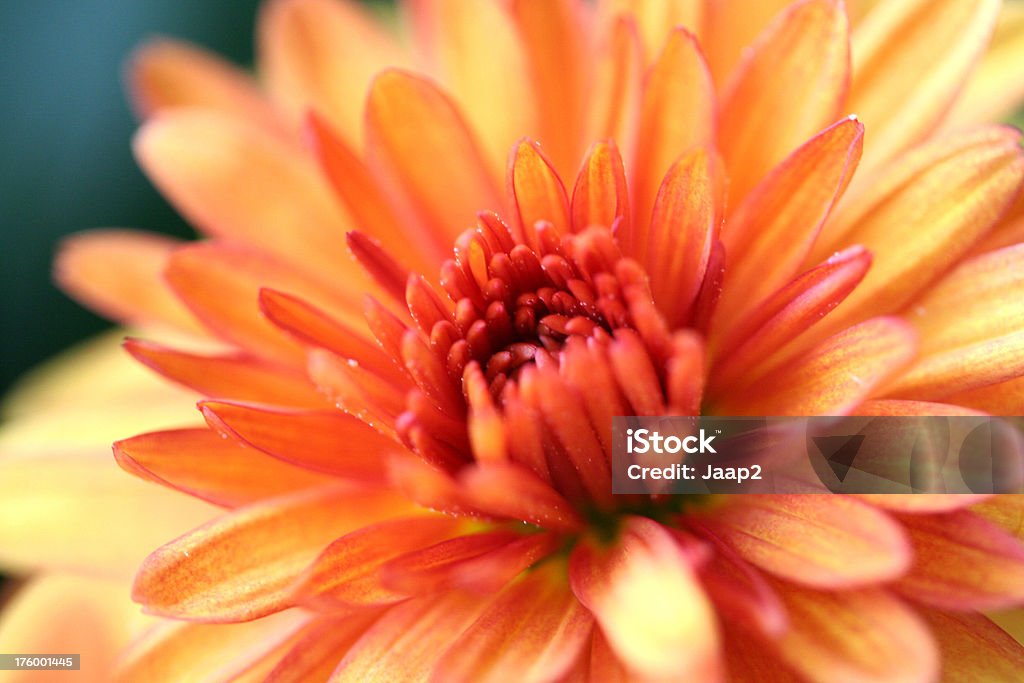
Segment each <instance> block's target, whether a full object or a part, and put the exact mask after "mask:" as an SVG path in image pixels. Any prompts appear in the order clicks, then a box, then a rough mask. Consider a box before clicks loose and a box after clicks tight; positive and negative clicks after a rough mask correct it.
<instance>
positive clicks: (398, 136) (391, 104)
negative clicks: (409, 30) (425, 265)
mask: <svg viewBox="0 0 1024 683" xmlns="http://www.w3.org/2000/svg"><path fill="white" fill-rule="evenodd" d="M366 124H367V144H368V148H369V151H368V156H369V158H370V161H371V166H374V167H377V168H380V169H382V170H383V171H384V172H385V173H387V175H388V177H389V178H390V179H391V181H392V183H393V186H391V187H389V190H391V191H392V192H394V193H396V194H398V195H399V196H401V197H402V198H403V199H404V201H405V202H406V203H407V204H408V206H409V207H410V209H411V210H412V211H413V212H415V213H416V214H417V215H419V216H420V217H421V218H422V219H423V221H424V222H425V224H426V225H427V226H428V230H429V232H430V234H431V235H432V237H433V239H435V240H436V241H438V242H439V243H440V244H443V245H450V244H452V243H453V242H454V240H455V238H456V237H458V235H459V234H461V233H462V232H463V231H464V230H465V229H466V228H468V227H471V226H473V225H474V224H475V223H476V214H477V212H479V211H484V210H487V209H490V210H498V209H500V208H501V207H502V206H503V204H502V200H501V195H500V193H499V192H498V185H497V177H496V175H495V173H494V171H493V170H492V169H491V168H490V167H489V166H488V165H487V162H486V161H485V159H484V157H483V155H482V153H481V151H480V148H479V146H478V145H477V142H476V140H475V139H474V137H473V134H472V133H471V132H470V130H469V128H468V127H467V126H466V123H465V121H464V120H463V118H462V115H461V114H460V112H459V110H458V109H457V108H456V106H455V105H454V104H453V103H452V101H451V100H450V99H448V97H447V96H446V95H445V94H444V93H443V92H441V91H440V90H439V89H438V88H437V87H436V86H434V85H433V84H432V83H430V82H429V81H427V80H425V79H423V78H421V77H419V76H415V75H413V74H408V73H404V72H401V71H386V72H384V73H382V74H381V75H379V76H377V78H376V79H375V80H374V82H373V85H372V86H371V88H370V94H369V100H368V101H367V109H366Z"/></svg>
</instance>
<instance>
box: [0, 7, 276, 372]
mask: <svg viewBox="0 0 1024 683" xmlns="http://www.w3.org/2000/svg"><path fill="white" fill-rule="evenodd" d="M258 4H259V0H220V1H217V2H211V1H210V0H159V1H158V0H145V1H144V2H140V1H139V0H3V1H2V2H0V86H2V88H0V111H2V112H3V120H2V125H0V141H2V143H0V212H2V213H0V321H2V324H3V327H2V332H3V334H2V335H0V359H2V361H0V363H2V365H0V390H3V389H6V388H7V387H9V386H10V384H11V382H12V381H13V380H14V379H15V378H16V377H17V376H18V375H20V374H21V373H23V372H24V371H25V370H27V369H29V368H30V367H32V366H33V365H35V364H36V363H38V362H39V361H41V360H43V359H45V358H47V357H48V356H50V355H52V354H53V353H55V352H57V351H59V350H60V349H62V348H65V347H67V346H68V345H69V344H71V343H72V342H74V341H76V340H78V339H81V338H83V337H85V336H87V335H88V334H90V333H93V332H95V331H97V330H100V329H102V328H104V327H106V326H107V323H105V322H104V321H102V320H101V319H100V318H98V317H96V316H94V315H92V314H91V313H88V312H87V311H85V310H84V309H82V308H80V307H79V306H78V305H76V304H75V303H74V302H72V301H71V300H70V299H68V298H67V297H65V296H64V295H63V294H61V293H60V292H59V291H57V289H56V288H55V287H54V286H53V285H52V282H51V279H50V260H51V259H52V257H53V253H54V249H55V246H56V244H57V243H58V241H59V240H60V238H61V237H62V236H63V235H66V234H69V233H72V232H75V231H78V230H84V229H87V228H92V227H138V228H146V229H150V230H158V231H162V232H166V233H171V234H177V235H188V234H191V231H190V229H189V228H188V227H187V226H186V225H185V224H184V223H183V222H182V220H181V219H180V218H178V217H177V216H175V214H174V212H173V211H172V210H171V209H170V207H169V206H168V205H167V204H166V203H165V202H164V201H163V200H162V199H161V198H160V196H159V195H158V194H157V193H156V191H155V190H154V189H153V188H152V186H150V184H149V183H148V181H147V180H146V179H145V178H144V177H143V175H142V173H141V172H140V171H139V170H138V168H136V166H135V163H134V161H133V160H132V156H131V150H130V139H131V135H132V131H133V130H134V129H135V125H136V122H135V120H134V118H133V116H132V113H131V111H130V109H129V106H128V104H127V102H126V100H125V96H124V93H123V91H122V84H121V72H122V67H123V64H124V60H125V58H126V57H127V56H128V54H129V53H130V52H131V50H132V48H133V47H135V46H136V45H138V44H139V43H140V42H142V41H144V40H145V39H146V38H148V37H152V36H156V35H169V36H175V37H179V38H184V39H187V40H190V41H193V42H195V43H198V44H200V45H203V46H206V47H208V48H210V49H212V50H213V51H215V52H218V53H220V54H223V55H226V56H227V57H229V58H230V59H232V60H234V61H235V62H238V63H241V64H251V63H252V51H253V45H252V43H253V40H252V36H253V25H254V17H255V14H256V7H257V5H258Z"/></svg>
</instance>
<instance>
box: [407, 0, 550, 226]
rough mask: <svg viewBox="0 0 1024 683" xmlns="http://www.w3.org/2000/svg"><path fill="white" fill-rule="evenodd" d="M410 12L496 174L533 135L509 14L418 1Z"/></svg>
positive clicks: (527, 87) (449, 1) (531, 106)
mask: <svg viewBox="0 0 1024 683" xmlns="http://www.w3.org/2000/svg"><path fill="white" fill-rule="evenodd" d="M411 10H412V12H413V20H414V26H415V29H416V32H417V34H418V35H417V37H418V38H420V40H421V42H422V43H423V47H424V51H425V52H426V53H427V54H428V55H429V56H430V59H431V61H432V63H433V64H434V65H436V67H437V71H438V72H439V76H440V78H439V80H440V81H441V82H443V83H444V84H445V86H446V87H447V89H448V91H449V92H450V93H451V95H452V97H453V99H454V100H455V101H456V102H457V103H458V105H459V107H460V109H461V110H462V112H463V113H464V114H465V116H466V120H467V121H468V122H469V124H470V126H471V127H472V129H473V130H474V131H475V132H476V133H477V135H478V136H479V139H480V143H481V147H482V149H483V151H484V153H485V154H486V156H487V162H488V166H489V168H490V169H491V172H492V173H493V172H500V170H501V169H502V168H504V165H505V160H506V158H507V157H508V150H509V148H510V147H511V146H512V144H513V143H514V142H515V141H516V140H517V139H519V138H520V137H522V136H523V135H536V134H537V132H538V113H539V112H538V111H537V109H536V104H535V102H536V91H535V89H534V86H533V82H532V80H531V78H530V71H529V67H528V65H529V60H528V58H527V54H526V46H525V44H524V42H523V39H522V37H521V36H520V34H519V33H518V31H517V26H516V24H515V22H514V21H513V17H512V13H511V11H510V8H509V7H507V6H505V5H503V4H502V3H492V2H477V1H476V0H417V1H416V2H413V3H411ZM483 55H486V58H482V56H483ZM548 66H549V67H550V64H549V65H548ZM562 68H564V65H561V64H560V65H559V71H560V72H561V69H562ZM480 208H482V209H483V208H490V209H494V208H497V207H480Z"/></svg>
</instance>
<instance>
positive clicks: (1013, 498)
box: [973, 495, 1024, 541]
mask: <svg viewBox="0 0 1024 683" xmlns="http://www.w3.org/2000/svg"><path fill="white" fill-rule="evenodd" d="M973 511H974V512H976V513H978V514H979V515H981V516H982V517H984V518H985V519H987V520H989V521H990V522H994V523H995V524H997V525H999V526H1000V527H1002V528H1003V529H1004V530H1005V531H1007V532H1008V533H1010V534H1013V535H1014V536H1016V537H1017V538H1018V539H1020V540H1022V541H1024V496H1022V495H999V496H991V497H989V498H988V499H987V500H985V501H984V502H983V503H981V504H979V505H977V506H976V507H975V508H974V509H973Z"/></svg>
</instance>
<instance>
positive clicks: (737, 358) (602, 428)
mask: <svg viewBox="0 0 1024 683" xmlns="http://www.w3.org/2000/svg"><path fill="white" fill-rule="evenodd" d="M867 4H870V3H867ZM855 9H856V10H857V11H856V13H855V14H854V15H853V16H854V17H855V19H854V21H853V24H852V25H853V29H852V31H853V38H852V42H851V20H850V18H849V16H848V14H847V11H846V8H845V6H844V4H843V3H841V2H833V1H831V0H801V1H799V2H795V3H789V2H764V3H751V6H746V5H743V9H742V10H741V9H740V8H739V6H738V5H737V3H733V2H727V1H723V2H678V3H659V2H614V1H609V2H600V3H597V6H596V7H594V6H591V5H589V4H586V3H582V2H574V1H573V0H564V1H558V2H548V1H547V0H537V1H533V0H515V1H511V2H477V1H476V0H467V1H464V2H461V1H458V0H424V1H419V2H410V3H408V10H409V15H410V16H411V19H412V21H411V25H412V27H413V34H414V40H413V45H414V46H415V47H413V48H410V49H403V48H402V47H400V44H399V43H398V42H397V41H395V40H394V39H393V38H392V37H391V36H390V35H389V34H388V33H387V32H386V31H384V30H383V29H381V27H379V26H378V25H376V24H375V23H374V22H373V21H371V20H370V19H369V18H368V17H366V16H364V15H363V14H362V13H361V12H360V11H359V10H358V8H357V7H355V6H353V5H349V4H345V3H339V2H335V1H334V0H278V1H276V2H271V3H269V4H268V6H267V9H266V11H265V13H264V15H263V17H262V19H261V30H260V41H261V64H260V67H261V68H260V73H261V77H262V78H263V81H262V85H257V84H256V83H255V82H253V81H251V80H249V79H248V77H246V76H244V75H243V74H241V73H239V72H236V71H233V70H232V69H231V68H230V67H228V66H227V65H224V64H222V63H220V62H219V61H216V60H215V59H214V58H212V57H210V56H208V55H205V54H202V53H198V52H196V51H194V50H192V49H191V48H186V47H183V46H178V45H176V44H172V43H159V44H156V45H151V46H149V47H148V48H145V49H144V50H143V51H142V52H141V53H140V54H139V55H138V57H137V59H136V61H135V64H134V68H133V70H132V84H133V88H134V90H135V92H136V94H137V99H138V102H139V104H140V109H141V111H142V113H143V115H144V116H145V117H146V118H147V119H148V120H147V121H146V123H145V124H144V127H143V129H142V131H141V132H140V134H139V136H138V137H137V139H136V152H137V154H138V156H139V159H140V161H141V163H142V165H143V167H144V168H145V170H146V171H147V173H148V174H149V175H150V177H151V178H152V179H153V180H154V182H155V183H156V184H157V185H158V187H160V189H161V190H162V191H163V192H164V193H165V194H166V195H167V196H168V197H169V198H170V199H171V200H172V201H173V202H174V203H176V205H177V206H178V208H179V209H180V210H181V211H182V213H183V214H185V215H186V216H187V217H188V218H190V219H191V220H192V221H193V222H195V224H196V225H197V227H198V228H199V229H200V230H201V231H202V232H203V234H204V235H206V236H207V237H208V239H207V240H205V241H203V242H199V243H192V244H183V245H182V244H172V243H169V242H165V241H163V240H159V239H157V238H153V237H148V236H143V235H138V234H135V233H116V234H110V233H101V234H94V235H89V236H84V237H80V238H77V239H75V240H73V241H72V242H71V243H70V244H69V245H68V247H67V248H66V249H65V251H64V252H63V253H62V255H61V258H60V259H59V261H58V275H59V277H60V279H61V281H62V282H63V284H64V285H65V286H66V288H67V289H68V290H69V291H72V292H74V293H75V294H77V295H78V296H79V297H81V298H82V299H83V300H85V301H86V302H88V303H90V304H92V305H93V306H95V307H97V308H99V309H100V310H103V311H105V312H107V313H110V314H112V315H113V316H114V317H117V318H119V319H123V320H128V321H130V322H132V323H135V324H140V325H142V326H144V327H146V326H149V327H150V328H152V329H156V328H157V327H158V326H160V325H163V326H165V327H166V326H172V327H175V328H177V329H179V330H183V331H186V332H188V333H189V334H191V335H192V336H193V339H194V340H196V341H197V342H198V343H199V345H200V346H201V347H202V348H203V349H204V350H202V351H184V350H177V349H174V348H171V347H168V346H163V345H160V344H157V343H154V342H150V341H140V340H134V339H133V340H129V341H128V342H127V344H126V346H127V349H128V351H129V352H130V353H131V354H132V355H133V356H134V357H135V358H137V359H138V360H140V361H141V362H142V363H144V364H145V365H147V366H149V367H151V368H152V369H154V370H155V371H157V372H158V373H160V374H161V375H163V376H165V377H167V378H168V379H170V380H172V381H174V382H177V383H179V384H183V385H185V386H187V387H189V388H191V389H194V390H195V391H196V392H198V394H200V396H201V399H202V400H200V401H199V404H198V405H199V409H200V412H201V415H202V418H203V419H204V420H205V424H199V425H196V426H192V427H188V428H184V429H176V430H169V431H161V432H153V433H148V434H144V435H141V436H136V437H133V438H129V439H126V440H123V441H120V442H118V443H117V444H116V445H115V455H116V457H117V460H118V462H119V463H120V464H121V466H122V467H123V468H124V469H126V470H128V471H129V472H131V473H133V474H136V475H138V476H141V477H143V478H146V479H150V480H153V481H155V482H158V483H160V484H163V485H166V486H170V487H173V488H176V489H179V490H181V491H184V492H185V493H188V494H190V495H192V496H196V497H199V498H201V499H204V500H207V501H210V502H213V503H215V504H217V505H221V506H223V507H225V508H228V511H227V512H226V513H225V514H224V515H223V516H222V517H219V518H217V519H215V520H213V521H211V522H209V523H208V524H206V525H205V526H203V527H200V528H199V529H197V530H195V531H193V532H191V533H189V534H187V535H185V536H183V537H181V538H179V539H177V540H175V541H171V542H170V543H168V544H167V545H165V546H163V547H161V548H159V549H157V550H156V551H155V552H154V553H153V554H152V555H151V556H150V557H149V559H148V560H147V561H146V562H145V564H144V565H143V566H142V568H141V570H140V572H139V574H138V575H137V578H136V581H135V586H134V597H135V599H136V600H137V601H139V602H140V603H142V604H143V605H144V607H145V609H146V610H147V611H148V612H150V613H151V614H155V615H159V616H163V617H169V618H173V619H178V620H186V621H189V622H193V628H194V629H196V630H195V631H194V632H193V631H189V630H188V629H189V627H183V628H179V629H168V630H166V631H164V632H156V633H155V635H153V634H151V635H150V636H149V637H147V638H145V639H143V640H142V641H140V643H138V644H137V645H136V646H135V647H133V648H132V649H131V651H130V652H129V653H127V654H126V655H125V657H124V658H123V662H122V669H121V674H122V675H123V677H125V678H126V679H128V680H134V679H139V678H151V677H153V676H160V675H167V671H168V669H167V668H166V667H167V666H170V664H169V662H170V661H171V660H174V659H175V657H174V653H175V651H176V648H178V647H179V646H181V643H183V642H187V643H189V644H194V643H195V642H196V641H197V640H198V639H200V635H201V634H204V633H206V632H207V630H209V632H210V633H211V634H213V633H216V632H217V631H216V629H218V628H219V629H223V630H224V631H223V632H224V633H226V634H237V633H245V634H250V633H251V634H258V635H259V636H260V638H261V640H260V641H259V643H260V645H259V646H258V647H257V646H253V647H249V648H246V649H245V656H238V657H236V659H235V660H232V661H233V662H235V664H237V666H236V667H235V669H232V671H231V672H229V673H238V672H241V671H243V670H244V671H248V672H250V673H251V672H252V671H269V672H271V674H270V676H271V679H273V680H280V679H284V680H289V679H290V680H322V679H327V678H328V677H329V678H330V680H335V681H343V680H424V679H428V678H430V677H433V679H434V680H439V681H460V680H464V681H480V680H507V679H508V677H509V676H510V675H512V676H513V677H514V678H516V679H517V680H519V679H522V680H537V681H541V680H543V681H557V680H569V679H575V678H579V679H587V680H598V679H603V678H608V679H609V680H700V681H705V680H706V681H716V680H725V679H726V677H730V678H731V679H733V680H744V681H747V680H809V681H821V680H829V681H831V680H836V679H842V680H850V681H867V680H892V681H932V680H937V678H938V676H939V675H940V670H941V671H943V672H944V675H945V676H947V677H948V678H950V680H956V679H957V678H958V677H960V678H964V679H979V680H981V679H984V680H1010V679H1009V678H1007V677H1006V675H1007V672H1012V671H1014V670H1015V669H1016V670H1017V671H1019V667H1020V666H1022V662H1024V655H1022V650H1021V647H1020V646H1019V645H1018V643H1017V642H1016V641H1015V640H1014V639H1013V638H1012V637H1010V636H1009V635H1008V634H1007V633H1005V632H1004V631H1003V630H1001V629H1000V628H999V627H997V626H995V624H994V623H993V622H992V621H990V620H989V619H988V618H987V617H985V616H983V615H981V614H980V613H979V610H992V609H1004V608H1014V607H1017V606H1019V605H1020V604H1021V603H1022V602H1024V589H1022V587H1024V546H1022V544H1021V542H1020V540H1019V538H1018V537H1017V536H1015V535H1014V534H1015V533H1016V534H1018V535H1019V519H1020V502H1019V500H1018V499H1017V498H1016V497H997V498H993V499H990V500H984V501H982V500H981V498H983V497H980V496H953V495H949V496H916V497H915V496H860V497H855V496H839V495H836V496H812V495H806V496H800V495H791V496H754V495H748V496H743V495H739V496H732V497H725V496H722V497H701V498H698V497H688V496H676V497H672V496H648V495H629V496H616V495H613V494H612V486H611V430H612V418H613V416H616V415H698V414H719V415H847V414H868V415H870V414H903V415H928V414H942V415H946V414H970V415H977V414H982V411H990V412H1001V411H1013V410H1018V408H1016V406H1019V405H1021V403H1020V397H1021V386H1024V385H1022V384H1021V382H1024V380H1022V377H1024V336H1022V332H1021V331H1020V325H1021V323H1022V322H1024V309H1022V308H1021V303H1020V302H1021V301H1022V300H1024V297H1021V292H1022V288H1024V284H1022V283H1024V281H1022V280H1021V278H1020V275H1019V274H1020V272H1022V271H1021V268H1022V267H1024V245H1021V244H1018V242H1019V239H1020V237H1021V227H1020V215H1021V214H1020V212H1021V202H1020V201H1019V200H1018V199H1017V197H1018V195H1019V192H1020V188H1021V184H1022V179H1024V154H1022V151H1021V146H1020V133H1019V131H1016V130H1013V129H1011V128H1008V127H1001V126H980V127H974V128H967V129H965V128H963V127H962V126H960V125H959V124H960V123H962V122H963V121H966V120H969V119H970V117H971V116H972V113H971V112H972V110H971V108H970V103H968V104H967V105H962V104H955V102H956V95H957V93H958V92H959V90H960V87H961V85H962V84H963V82H964V81H965V79H966V78H967V77H968V74H969V73H970V72H971V66H972V65H973V64H974V63H975V62H976V61H977V58H978V57H979V56H980V55H981V54H982V53H983V51H984V47H985V45H986V44H987V42H988V40H989V36H990V34H991V31H992V27H993V24H994V22H995V20H996V16H997V14H998V3H994V2H988V1H985V0H978V1H976V2H966V1H961V0H956V1H955V2H939V3H930V2H924V1H923V0H922V1H918V0H906V1H905V2H899V3H876V4H874V6H873V7H872V8H871V9H870V11H868V10H866V9H865V8H864V7H863V6H862V4H861V3H857V7H856V8H855ZM922 26H923V27H927V28H922ZM1011 33H1012V31H1011ZM851 45H852V53H851ZM851 54H852V56H851ZM421 71H428V72H429V76H426V75H423V74H422V73H421ZM983 72H984V71H982V72H979V73H983ZM908 74H913V75H914V76H913V78H910V79H909V80H908ZM919 74H920V75H919ZM970 92H971V90H970V88H968V93H970ZM988 96H989V99H988V100H984V104H985V105H986V106H989V107H995V106H998V105H999V103H1003V104H1006V103H1012V102H1013V101H1015V100H1014V98H1015V94H1014V93H1013V92H1012V90H1010V89H1003V90H998V91H997V90H993V91H992V92H989V93H988ZM978 98H979V106H981V104H982V98H981V96H980V95H979V96H978ZM981 108H982V109H985V107H981ZM510 149H511V152H510V153H509V150H510ZM503 185H504V188H505V190H504V191H503V190H502V186H503ZM211 347H212V350H211ZM197 624H202V625H197ZM209 624H221V626H216V627H214V626H210V625H209ZM239 624H246V626H247V628H249V629H251V630H246V631H236V630H233V629H237V628H239V626H238V625H239ZM197 634H200V635H197ZM190 635H191V636H192V637H189V636H190ZM244 637H248V636H244ZM263 639H265V640H263ZM211 640H213V641H217V640H218V639H216V638H213V639H211ZM224 642H225V643H228V644H229V645H230V646H233V645H232V644H233V643H236V642H238V641H237V640H235V641H233V640H230V639H227V640H225V641H224ZM965 643H966V645H965ZM206 647H210V648H216V642H213V643H207V644H206ZM979 653H981V654H979ZM940 660H941V662H942V663H941V664H940ZM204 661H206V660H204ZM209 661H213V660H212V659H211V660H209ZM205 665H209V662H208V661H207V663H206V664H205ZM232 666H235V665H234V664H233V665H232ZM236 669H237V671H236ZM174 671H175V672H180V671H181V670H180V669H175V670H174ZM218 671H219V674H223V673H224V670H223V669H219V670H218ZM510 672H511V673H510ZM961 674H962V675H961ZM1000 676H1002V678H1000Z"/></svg>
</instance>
